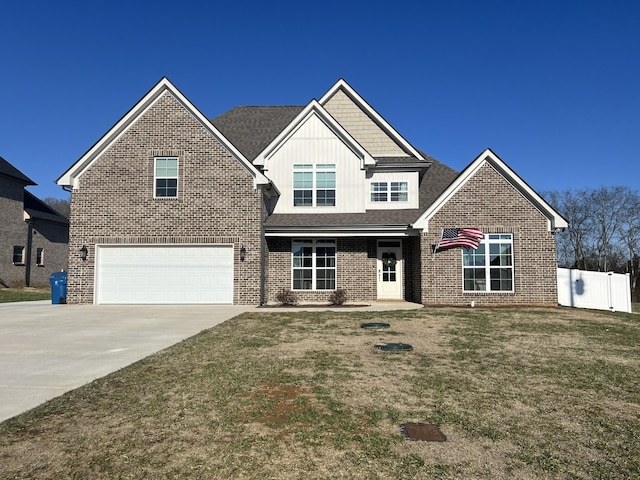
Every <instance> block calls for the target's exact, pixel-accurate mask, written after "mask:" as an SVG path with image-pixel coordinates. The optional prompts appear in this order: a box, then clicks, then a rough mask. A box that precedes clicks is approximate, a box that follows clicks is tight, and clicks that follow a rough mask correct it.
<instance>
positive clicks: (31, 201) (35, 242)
mask: <svg viewBox="0 0 640 480" xmlns="http://www.w3.org/2000/svg"><path fill="white" fill-rule="evenodd" d="M30 185H36V184H35V183H34V182H33V181H32V180H31V179H30V178H28V177H27V176H26V175H24V174H23V173H22V172H20V171H19V170H18V169H17V168H15V167H14V166H13V165H11V164H10V163H9V162H7V161H6V160H5V159H4V158H2V157H0V223H1V224H2V228H1V229H0V252H1V253H0V287H2V286H4V287H25V286H27V287H30V286H31V287H39V286H40V287H41V286H48V285H49V276H50V275H51V273H53V272H55V271H60V270H63V269H66V268H67V254H68V251H69V246H68V242H69V221H68V220H67V218H65V217H64V216H62V215H60V214H59V213H58V212H56V211H55V210H53V209H52V208H51V207H49V206H48V205H46V204H45V203H44V202H42V201H41V200H39V199H38V198H36V197H35V196H34V195H32V194H31V193H29V192H28V191H26V190H25V187H27V186H30Z"/></svg>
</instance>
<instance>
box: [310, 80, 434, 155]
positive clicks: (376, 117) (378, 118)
mask: <svg viewBox="0 0 640 480" xmlns="http://www.w3.org/2000/svg"><path fill="white" fill-rule="evenodd" d="M338 90H342V91H344V93H345V94H347V96H348V97H349V98H351V100H353V101H354V102H355V103H356V104H357V105H358V106H359V107H360V108H362V109H363V110H364V111H365V112H366V114H367V115H368V116H369V117H370V118H371V119H373V121H374V122H375V123H376V124H377V125H379V126H380V128H382V129H383V130H384V131H385V132H386V133H387V134H388V135H389V136H391V137H393V139H394V140H396V141H397V142H398V143H399V144H400V145H402V146H403V147H404V148H405V149H406V150H407V151H408V152H410V153H411V154H412V155H413V156H415V157H416V158H418V159H420V160H426V159H425V158H424V157H423V156H422V154H421V153H420V152H419V151H418V150H416V149H415V148H413V145H411V144H410V143H409V142H408V141H407V140H405V138H404V137H403V136H402V135H400V133H398V131H397V130H396V129H395V128H393V127H392V126H391V124H390V123H389V122H387V121H386V120H385V119H384V118H383V117H382V115H380V114H379V113H378V112H376V111H375V110H374V109H373V107H372V106H371V105H369V104H368V103H367V102H366V101H365V99H364V98H362V97H361V96H360V94H359V93H358V92H356V91H355V90H354V89H353V88H351V86H350V85H349V84H348V83H347V82H346V81H345V80H344V79H342V78H341V79H340V80H338V81H337V82H336V83H335V85H334V86H333V87H331V88H330V89H329V91H328V92H327V93H325V94H324V95H323V96H322V98H321V99H320V100H319V103H320V105H324V104H325V103H327V101H328V100H329V99H330V98H331V97H332V96H333V95H334V94H335V93H336V92H337V91H338Z"/></svg>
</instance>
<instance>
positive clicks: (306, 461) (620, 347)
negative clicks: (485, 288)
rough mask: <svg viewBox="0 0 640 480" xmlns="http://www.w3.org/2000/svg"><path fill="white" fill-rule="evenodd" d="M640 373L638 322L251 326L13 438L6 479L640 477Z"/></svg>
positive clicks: (241, 320)
mask: <svg viewBox="0 0 640 480" xmlns="http://www.w3.org/2000/svg"><path fill="white" fill-rule="evenodd" d="M364 321H384V322H387V323H390V324H391V328H390V329H389V330H387V331H368V330H364V329H361V328H359V325H360V324H361V323H362V322H364ZM381 341H392V342H397V341H400V342H408V343H411V344H412V345H413V346H414V350H413V352H410V353H386V352H381V351H380V350H378V349H375V348H373V346H374V345H375V344H376V343H379V342H381ZM638 371H640V318H639V317H638V316H637V315H635V314H612V313H608V312H602V313H599V312H593V311H581V310H575V309H535V310H526V309H519V310H515V309H514V310H511V309H497V310H490V309H473V310H471V309H433V310H427V309H425V310H419V311H408V312H406V311H405V312H382V313H375V314H374V313H371V312H368V313H357V312H344V313H343V312H313V313H308V312H300V313H293V312H286V311H278V312H275V313H271V312H267V313H249V314H245V315H242V316H239V317H236V318H234V319H232V320H230V321H227V322H225V323H223V324H222V325H220V326H218V327H216V328H214V329H211V330H209V331H206V332H203V333H201V334H199V335H197V336H195V337H193V338H191V339H189V340H186V341H184V342H182V343H180V344H178V345H176V346H174V347H172V348H170V349H167V350H164V351H162V352H159V353H158V354H156V355H153V356H151V357H148V358H147V359H144V360H142V361H140V362H138V363H136V364H134V365H132V366H130V367H128V368H125V369H123V370H120V371H118V372H115V373H113V374H112V375H109V376H107V377H105V378H102V379H99V380H96V381H94V382H92V383H91V384H89V385H86V386H85V387H82V388H79V389H77V390H75V391H73V392H69V393H67V394H65V395H63V396H61V397H58V398H56V399H54V400H52V401H50V402H48V403H46V404H44V405H42V406H40V407H38V408H36V409H34V410H32V411H30V412H27V413H25V414H23V415H20V416H18V417H15V418H14V419H11V420H9V421H6V422H4V423H2V424H0V478H13V479H27V478H29V479H57V478H92V479H112V478H137V479H168V478H180V479H182V478H211V479H227V478H256V479H257V478H261V479H262V478H274V479H275V478H277V479H298V478H305V479H325V478H349V479H376V478H379V479H387V478H434V479H449V478H455V479H457V478H477V479H507V478H523V479H528V478H530V479H534V478H551V479H554V478H558V479H560V478H562V479H565V478H570V479H591V478H638V477H640V456H639V455H638V452H640V383H639V382H640V380H639V377H638V374H637V372H638ZM407 421H422V422H429V423H435V424H437V425H439V426H440V429H441V430H442V431H443V433H445V435H447V437H448V440H447V442H445V443H437V444H436V443H427V442H412V441H408V440H406V439H404V438H403V437H402V436H401V435H400V424H402V423H404V422H407Z"/></svg>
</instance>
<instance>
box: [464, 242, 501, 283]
mask: <svg viewBox="0 0 640 480" xmlns="http://www.w3.org/2000/svg"><path fill="white" fill-rule="evenodd" d="M462 265H463V274H464V291H465V292H513V236H512V235H511V234H510V233H498V234H493V233H490V234H488V235H485V236H484V240H482V242H480V245H479V246H478V249H477V250H473V249H472V248H465V249H463V253H462Z"/></svg>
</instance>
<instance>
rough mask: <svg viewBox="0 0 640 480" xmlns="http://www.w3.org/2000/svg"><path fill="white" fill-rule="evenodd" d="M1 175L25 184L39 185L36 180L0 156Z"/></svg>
mask: <svg viewBox="0 0 640 480" xmlns="http://www.w3.org/2000/svg"><path fill="white" fill-rule="evenodd" d="M0 175H4V176H5V177H9V178H12V179H14V180H16V181H18V182H20V183H23V184H25V185H37V183H36V182H34V181H33V180H31V179H30V178H29V177H27V176H26V175H25V174H24V173H22V172H21V171H20V170H18V169H17V168H16V167H14V166H13V165H11V164H10V163H9V162H7V161H6V160H5V159H4V158H2V157H0Z"/></svg>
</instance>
